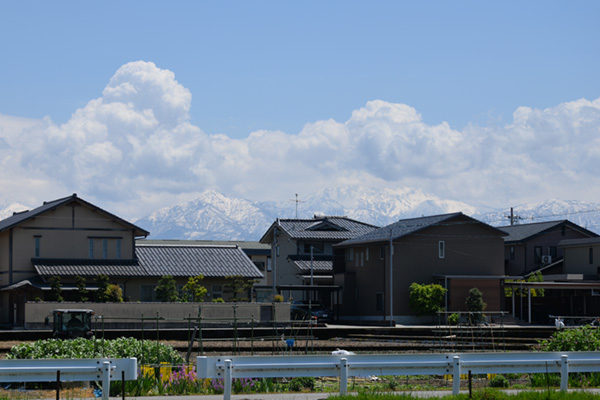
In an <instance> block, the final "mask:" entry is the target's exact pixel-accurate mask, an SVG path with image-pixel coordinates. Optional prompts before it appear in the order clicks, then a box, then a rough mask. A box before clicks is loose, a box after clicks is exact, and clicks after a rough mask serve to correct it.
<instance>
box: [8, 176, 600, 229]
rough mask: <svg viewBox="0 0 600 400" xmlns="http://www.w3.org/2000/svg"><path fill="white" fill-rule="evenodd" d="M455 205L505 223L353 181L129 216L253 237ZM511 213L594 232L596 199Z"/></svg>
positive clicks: (415, 193) (379, 221)
mask: <svg viewBox="0 0 600 400" xmlns="http://www.w3.org/2000/svg"><path fill="white" fill-rule="evenodd" d="M290 197H291V196H290ZM27 208H28V207H26V206H24V205H22V204H11V205H10V206H8V207H5V208H3V209H0V219H4V218H7V217H9V216H10V215H12V214H13V212H15V211H22V210H25V209H27ZM458 211H460V212H463V213H464V214H467V215H469V216H472V217H473V218H476V219H478V220H480V221H483V222H486V223H488V224H490V225H492V226H506V225H510V209H509V208H507V209H502V210H500V209H481V208H478V207H475V206H472V205H469V204H466V203H462V202H458V201H452V200H443V199H440V198H438V197H436V196H433V195H431V194H427V193H423V192H422V191H420V190H418V189H410V188H397V189H383V190H381V189H374V188H371V187H367V186H358V185H353V186H343V187H338V188H329V189H325V190H321V191H318V192H314V193H311V194H309V195H307V196H303V197H298V196H296V197H295V198H294V199H292V198H290V199H289V200H287V201H285V202H259V201H252V200H247V199H241V198H232V197H227V196H225V195H223V194H221V193H218V192H215V191H205V192H204V193H202V194H201V195H200V196H199V197H198V198H197V199H195V200H193V201H190V202H187V203H182V204H176V205H173V206H170V207H165V208H161V209H159V210H156V211H154V212H152V213H151V214H149V215H146V216H145V217H143V218H140V219H138V220H136V221H132V222H133V223H135V224H136V225H138V226H140V227H142V228H144V229H146V230H147V231H149V232H150V236H149V239H181V240H232V241H238V240H240V241H241V240H249V241H257V240H259V239H260V238H261V237H262V235H263V234H264V233H265V232H266V231H267V229H268V228H269V226H271V224H272V223H273V222H274V221H275V220H276V219H277V218H281V219H283V218H302V219H305V218H312V217H313V216H314V215H336V216H347V217H349V218H352V219H355V220H358V221H362V222H366V223H370V224H373V225H376V226H385V225H388V224H390V223H393V222H395V221H398V220H399V219H403V218H412V217H420V216H426V215H435V214H445V213H452V212H458ZM513 216H514V218H513V220H514V222H515V223H531V222H542V221H552V220H562V219H568V220H570V221H571V222H574V223H576V224H578V225H580V226H582V227H584V228H587V229H589V230H591V231H593V232H596V233H600V203H591V202H583V201H576V200H558V199H551V200H547V201H544V202H541V203H536V204H524V205H519V206H515V207H514V208H513Z"/></svg>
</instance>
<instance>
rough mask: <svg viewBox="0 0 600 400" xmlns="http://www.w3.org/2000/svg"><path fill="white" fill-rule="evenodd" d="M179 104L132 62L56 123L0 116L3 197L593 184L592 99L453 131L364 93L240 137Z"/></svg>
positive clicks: (104, 200)
mask: <svg viewBox="0 0 600 400" xmlns="http://www.w3.org/2000/svg"><path fill="white" fill-rule="evenodd" d="M190 108H191V94H190V92H189V90H187V89H186V88H185V87H183V86H182V85H181V84H179V83H178V82H177V80H176V79H175V75H174V73H173V72H171V71H168V70H164V69H161V68H159V67H157V66H156V65H154V64H153V63H151V62H143V61H138V62H131V63H128V64H126V65H124V66H123V67H121V68H119V70H118V71H117V72H116V73H115V75H114V76H113V77H112V78H110V80H109V82H108V84H107V86H106V88H105V89H104V91H103V92H102V96H101V97H99V98H97V99H92V100H90V101H89V102H88V104H87V105H86V106H85V107H83V108H81V109H78V110H75V112H74V113H73V115H72V117H71V119H70V120H69V121H67V122H66V123H65V124H62V125H56V124H54V123H52V121H51V120H50V119H48V118H46V119H44V120H41V121H35V120H26V119H21V118H17V117H9V116H2V115H0V162H1V166H2V171H0V182H2V184H3V187H4V188H6V192H10V193H12V195H13V196H14V198H5V199H4V201H3V202H2V203H5V204H6V203H8V202H11V201H15V202H16V201H19V202H22V203H29V204H33V205H35V204H39V203H41V202H42V201H43V200H48V199H51V198H54V197H59V196H63V195H68V194H70V193H73V192H77V193H79V194H81V195H82V196H85V197H86V198H89V200H91V201H99V202H101V204H103V205H106V206H107V207H111V210H114V211H115V212H117V213H123V214H125V215H126V216H127V217H128V218H134V217H139V216H141V215H142V214H145V213H148V212H150V211H153V210H154V209H156V208H158V207H161V206H166V205H170V204H172V203H173V202H175V201H183V200H190V199H192V198H194V197H195V196H196V195H197V194H198V193H200V192H202V191H204V190H206V189H216V190H219V191H222V192H224V193H227V194H230V195H236V196H243V197H247V198H250V199H256V200H271V199H273V200H281V199H287V198H291V197H292V196H293V194H294V193H298V192H300V193H310V192H314V191H316V190H319V189H321V188H324V187H331V186H337V185H348V184H357V183H358V184H364V185H370V186H376V187H382V188H383V187H411V188H415V189H420V190H423V191H426V192H429V193H432V194H435V195H437V196H438V197H442V198H444V197H445V198H451V199H455V200H460V201H464V202H467V203H474V204H478V205H484V204H487V205H490V206H500V205H502V206H506V205H507V203H509V204H510V205H513V204H517V203H520V202H523V201H530V200H542V199H545V198H549V197H559V198H560V197H563V198H564V197H570V198H577V199H580V200H586V199H592V198H593V197H594V198H595V197H597V194H598V193H594V189H593V188H594V187H597V186H598V183H600V182H599V180H600V178H599V177H598V176H597V174H595V170H596V169H597V167H596V165H597V161H598V159H599V157H600V99H597V100H593V101H589V100H585V99H581V100H577V101H572V102H566V103H562V104H558V105H556V106H555V107H551V108H548V109H545V110H537V109H532V108H529V107H520V108H518V109H517V110H515V112H514V115H513V121H512V122H511V123H509V124H507V125H506V126H502V127H480V126H474V125H471V126H468V127H467V128H465V129H463V130H456V129H453V128H452V127H450V126H449V125H448V124H447V123H442V124H439V125H429V124H427V123H425V122H424V121H423V119H422V117H421V115H420V114H419V113H418V111H417V110H415V109H414V108H413V107H410V106H409V105H405V104H393V103H389V102H385V101H382V100H373V101H369V102H367V103H366V104H365V106H364V107H362V108H360V109H358V110H354V111H353V112H352V115H351V117H350V118H349V119H348V120H347V121H334V120H327V121H312V122H307V124H306V125H305V126H304V128H303V129H302V131H301V132H299V133H298V134H288V133H285V132H280V131H257V132H251V133H249V135H248V137H246V138H244V139H232V138H229V137H227V136H225V135H212V136H211V135H207V134H206V133H204V132H203V131H202V130H201V128H200V127H196V126H193V125H192V124H191V123H190V122H189V111H190ZM590 188H591V189H590ZM32 200H36V201H32ZM500 203H501V204H500Z"/></svg>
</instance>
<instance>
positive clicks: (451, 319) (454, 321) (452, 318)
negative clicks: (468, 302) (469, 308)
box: [448, 313, 460, 325]
mask: <svg viewBox="0 0 600 400" xmlns="http://www.w3.org/2000/svg"><path fill="white" fill-rule="evenodd" d="M459 320H460V314H458V313H453V314H450V315H449V316H448V324H450V325H458V321H459Z"/></svg>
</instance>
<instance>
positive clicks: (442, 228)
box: [334, 213, 505, 323]
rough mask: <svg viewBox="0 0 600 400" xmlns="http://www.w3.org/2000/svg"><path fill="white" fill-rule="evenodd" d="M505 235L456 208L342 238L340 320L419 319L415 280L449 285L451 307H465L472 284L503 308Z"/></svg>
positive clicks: (493, 304)
mask: <svg viewBox="0 0 600 400" xmlns="http://www.w3.org/2000/svg"><path fill="white" fill-rule="evenodd" d="M504 235H505V233H504V232H502V231H501V230H498V229H496V228H493V227H491V226H489V225H487V224H484V223H483V222H480V221H478V220H476V219H473V218H471V217H469V216H467V215H464V214H462V213H453V214H444V215H435V216H430V217H422V218H412V219H404V220H400V221H398V222H396V223H394V224H391V225H388V226H386V227H383V228H379V229H377V230H374V231H372V232H370V233H368V234H365V235H363V236H359V237H357V238H354V239H351V240H346V241H344V242H342V243H340V244H339V245H337V246H335V248H336V249H339V250H344V252H345V257H344V258H341V259H337V258H336V261H335V263H334V273H335V283H336V284H338V285H340V286H343V296H342V302H341V304H340V305H339V314H340V319H342V320H370V321H377V320H380V321H381V320H386V319H387V320H390V319H393V320H394V321H395V322H400V323H412V322H417V321H418V319H417V318H415V315H414V313H413V312H412V311H411V310H410V308H409V306H408V299H409V286H410V285H411V283H413V282H417V283H421V284H430V283H441V284H442V285H445V286H446V287H447V288H448V295H447V299H446V307H447V310H449V311H453V310H461V309H464V303H465V299H466V296H467V293H468V291H469V290H470V289H471V288H473V287H477V288H478V289H479V290H481V291H482V292H483V295H484V301H485V302H486V303H487V304H488V306H487V309H488V310H491V311H499V310H501V307H502V302H501V284H500V282H501V279H502V277H503V275H504V262H503V251H504V241H503V239H502V237H503V236H504ZM390 247H391V249H390ZM390 276H391V277H390Z"/></svg>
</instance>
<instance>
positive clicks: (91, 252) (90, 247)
mask: <svg viewBox="0 0 600 400" xmlns="http://www.w3.org/2000/svg"><path fill="white" fill-rule="evenodd" d="M88 258H94V239H88Z"/></svg>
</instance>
